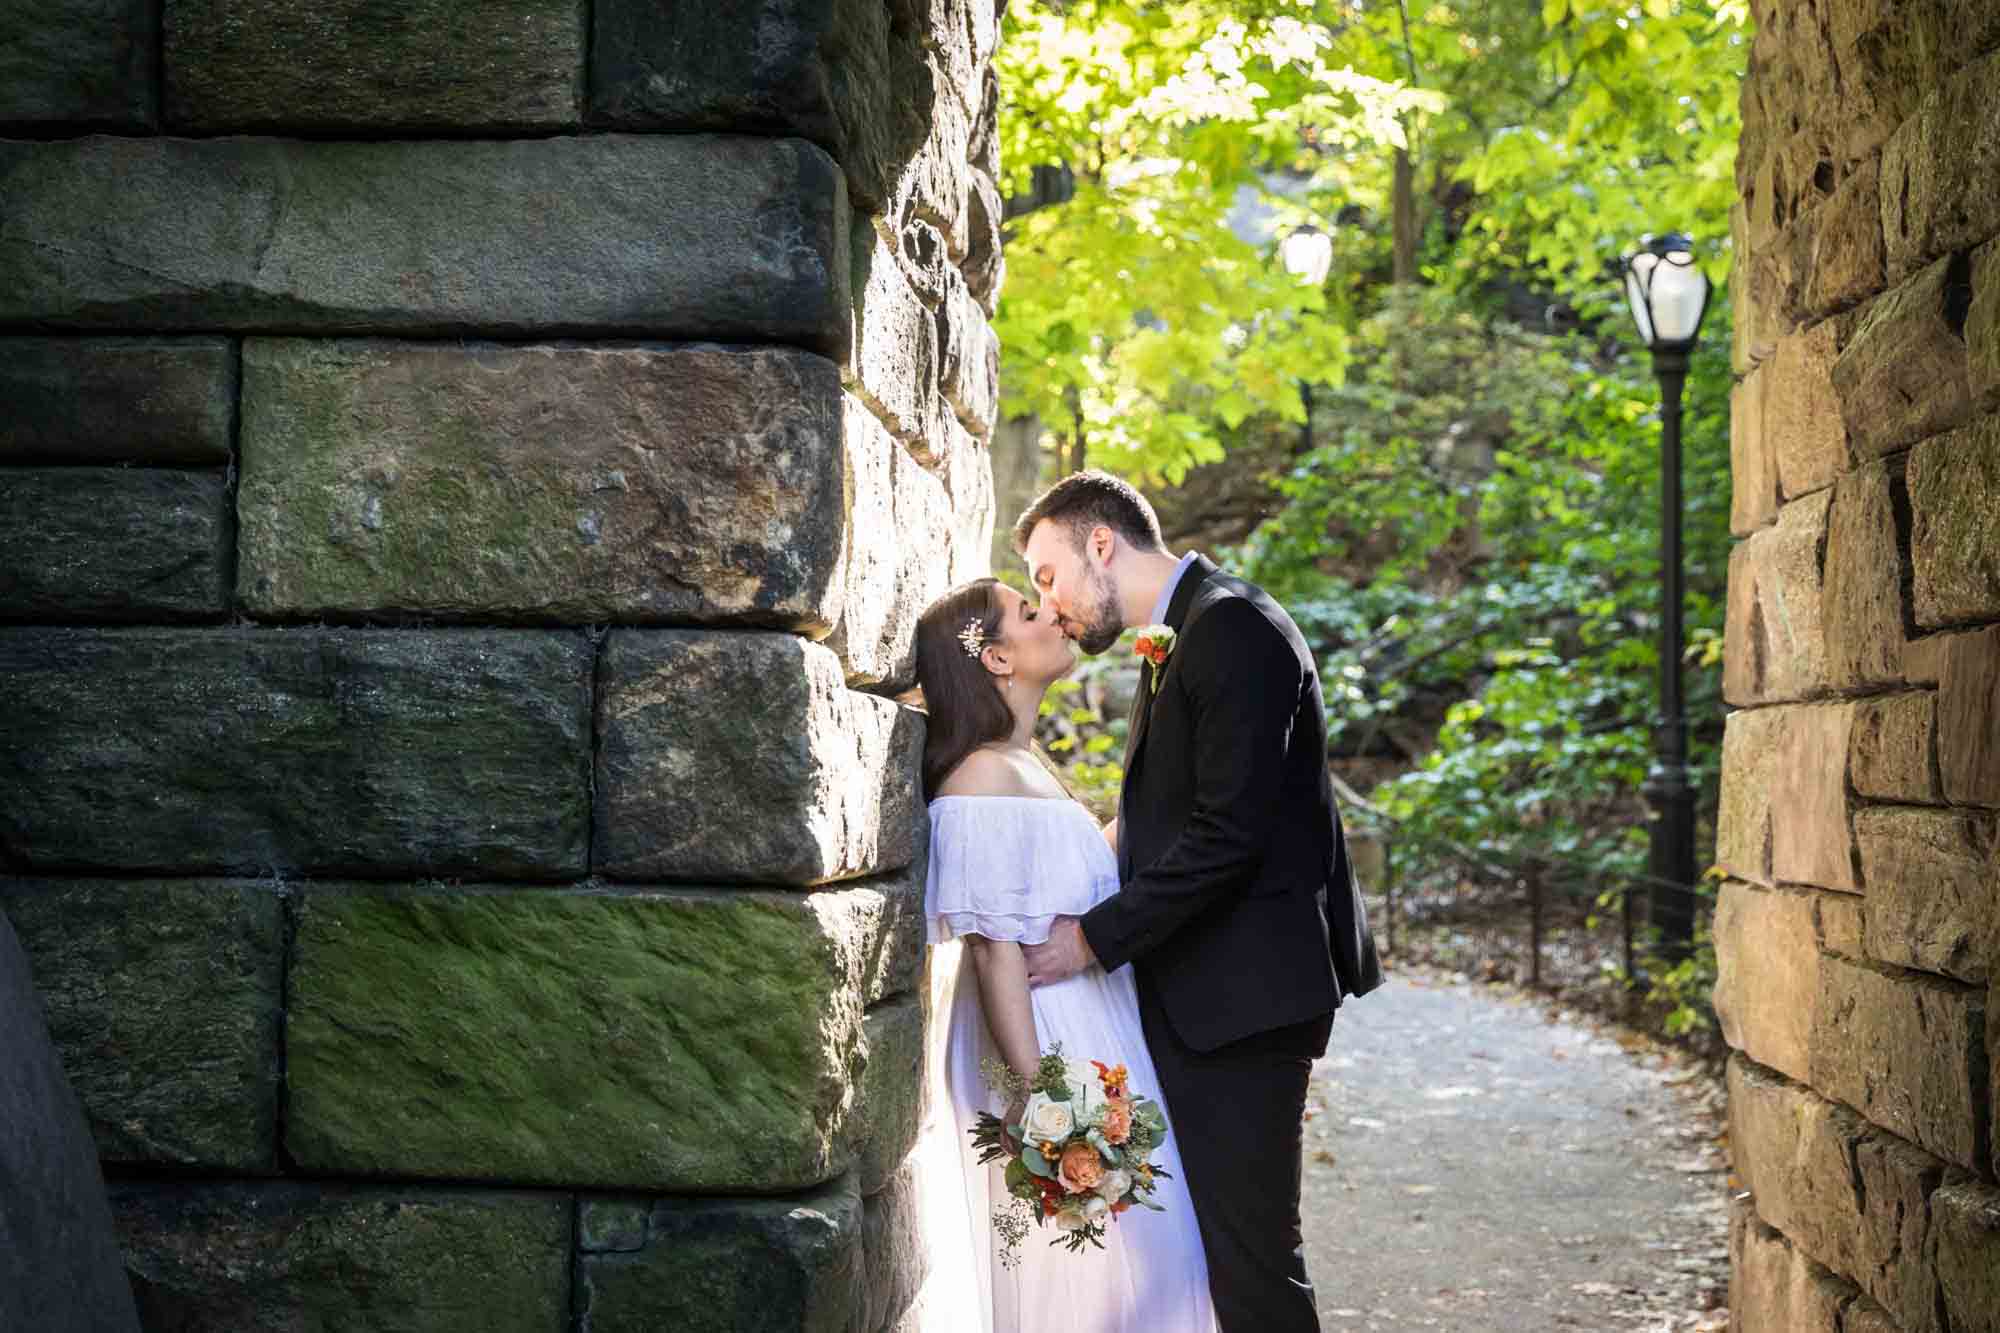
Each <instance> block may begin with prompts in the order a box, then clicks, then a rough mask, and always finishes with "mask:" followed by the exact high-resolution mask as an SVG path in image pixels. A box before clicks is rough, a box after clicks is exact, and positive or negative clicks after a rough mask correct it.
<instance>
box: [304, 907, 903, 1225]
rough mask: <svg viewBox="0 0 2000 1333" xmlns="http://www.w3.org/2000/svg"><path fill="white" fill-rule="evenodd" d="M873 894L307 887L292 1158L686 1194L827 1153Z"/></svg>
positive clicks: (799, 1182) (856, 1015)
mask: <svg viewBox="0 0 2000 1333" xmlns="http://www.w3.org/2000/svg"><path fill="white" fill-rule="evenodd" d="M879 908H880V902H879V898H878V896H877V895H875V894H873V893H871V892H869V891H867V890H862V891H860V892H830V893H816V894H810V895H797V894H776V893H759V892H746V891H734V890H699V889H695V890H676V891H672V892H650V891H648V892H642V891H634V890H622V891H617V892H604V891H594V890H556V889H501V888H478V889H473V890H460V891H455V892H451V893H442V892H437V891H434V890H407V889H381V888H373V887H370V886H363V885H353V886H346V887H342V888H339V889H320V888H314V889H313V890H311V891H310V892H309V893H308V894H307V895H306V897H305V899H304V901H303V904H302V906H301V908H300V910H299V914H298V926H297V943H296V946H295V947H296V951H297V953H296V961H295V962H294V963H293V966H292V969H291V973H290V978H289V981H288V995H287V1045H286V1050H287V1078H288V1081H289V1084H290V1088H291V1097H290V1103H289V1111H288V1115H287V1120H286V1130H285V1134H286V1139H285V1141H286V1146H287V1147H288V1148H289V1149H290V1151H291V1153H292V1155H293V1157H294V1158H296V1159H297V1160H298V1162H299V1163H300V1164H301V1165H302V1166H305V1167H306V1168H307V1169H309V1170H314V1171H333V1172H346V1173H354V1172H366V1173H373V1172H392V1173H394V1174H398V1175H409V1176H435V1177H447V1178H453V1179H489V1180H511V1181H521V1182H529V1183H536V1184H550V1185H577V1186H596V1187H608V1188H617V1189H644V1190H663V1191H665V1190H672V1191H692V1192H713V1191H727V1190H737V1191H763V1190H784V1189H800V1188H805V1187H809V1186H812V1185H816V1184H818V1183H820V1182H821V1181H824V1180H827V1179H829V1178H831V1177H832V1176H834V1175H837V1174H839V1173H840V1172H841V1171H844V1170H846V1168H847V1165H848V1162H849V1160H850V1156H851V1149H850V1144H849V1112H850V1110H851V1103H852V1097H853V1091H854V1090H853V1085H854V1083H855V1080H856V1079H857V1078H858V1076H859V1075H860V1073H861V1065H862V1059H863V1055H862V994H863V987H864V985H865V984H866V979H867V973H868V969H869V967H870V964H871V962H872V961H873V960H874V959H875V958H877V957H878V956H879V955H880V953H881V952H882V945H881V943H880V942H879V941H878V940H876V939H874V938H872V936H873V934H874V932H875V931H876V930H877V929H878V928H879V927H880V925H881V921H882V918H881V916H880V912H879Z"/></svg>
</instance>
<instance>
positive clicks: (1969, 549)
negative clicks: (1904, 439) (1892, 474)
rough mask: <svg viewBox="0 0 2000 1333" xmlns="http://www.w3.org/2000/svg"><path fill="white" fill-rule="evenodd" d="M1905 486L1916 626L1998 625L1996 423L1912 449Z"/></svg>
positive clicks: (1999, 432)
mask: <svg viewBox="0 0 2000 1333" xmlns="http://www.w3.org/2000/svg"><path fill="white" fill-rule="evenodd" d="M1908 480H1909V489H1910V559H1911V564H1912V566H1913V582H1914V590H1913V596H1914V599H1915V601H1916V617H1917V624H1918V625H1920V626H1922V627H1924V628H1926V629H1935V628H1938V627H1940V626H1944V625H1954V624H1964V623H1967V622H1970V621H1987V620H2000V524H1996V522H1995V521H1994V520H1995V516H1996V515H2000V417H1992V416H1989V417H1984V418H1982V419H1981V420H1980V421H1978V422H1977V423H1976V424H1974V425H1972V426H1969V427H1967V428H1966V429H1964V430H1961V431H1954V432H1953V433H1952V434H1950V435H1947V436H1944V437H1943V438H1941V439H1936V440H1926V441H1925V442H1924V443H1922V444H1920V445H1918V446H1917V447H1916V449H1915V450H1914V451H1913V452H1912V453H1911V454H1910V461H1909V471H1908Z"/></svg>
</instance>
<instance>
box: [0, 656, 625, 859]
mask: <svg viewBox="0 0 2000 1333" xmlns="http://www.w3.org/2000/svg"><path fill="white" fill-rule="evenodd" d="M590 685H591V654H590V650H589V645H588V644H587V643H586V642H585V640H584V637H583V636H582V635H581V634H555V633H549V634H538V633H532V632H527V631H518V630H465V631H454V630H331V629H299V630H255V629H204V630H171V629H129V630H99V629H42V628H26V627H24V628H18V629H6V630H0V688H4V689H5V691H6V693H7V694H8V696H9V697H10V698H11V699H12V701H13V702H12V703H11V704H10V706H9V707H8V708H7V709H5V710H0V852H4V854H5V856H6V858H8V859H10V860H12V861H13V862H14V863H15V864H16V865H18V866H21V867H26V868H46V869H61V870H90V869H107V870H128V869H129V870H154V871H164V872H179V873H211V872H225V873H227V872H244V873H249V874H267V873H270V872H272V871H284V872H300V873H315V872H316V873H326V874H338V873H363V874H370V875H395V874H417V875H426V874H428V875H457V874H491V875H503V876H509V877H517V878H525V879H553V878H559V877H563V876H568V875H577V874H581V873H583V871H584V868H585V863H584V854H585V850H586V846H587V843H586V836H587V829H588V818H589V808H590V706H589V701H590Z"/></svg>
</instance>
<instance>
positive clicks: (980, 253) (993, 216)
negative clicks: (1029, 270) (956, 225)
mask: <svg viewBox="0 0 2000 1333" xmlns="http://www.w3.org/2000/svg"><path fill="white" fill-rule="evenodd" d="M1004 215H1005V211H1004V208H1003V206H1002V204H1001V200H1000V186H999V183H998V181H997V180H996V179H995V177H994V176H993V175H991V174H989V173H987V172H985V171H979V170H975V171H974V172H973V173H972V176H971V179H970V181H969V183H968V187H967V194H966V200H965V245H966V249H965V263H964V265H963V271H964V275H965V285H966V288H967V290H969V291H970V292H971V293H972V299H973V300H974V301H977V302H978V303H979V308H980V309H981V310H983V311H985V312H986V314H987V315H989V316H990V315H992V314H993V313H994V312H995V311H997V310H998V309H999V308H1000V285H1001V283H1002V282H1004V281H1005V280H1006V276H1007V260H1006V257H1005V255H1004V254H1003V253H1002V250H1001V240H1000V222H1001V219H1002V218H1003V217H1004Z"/></svg>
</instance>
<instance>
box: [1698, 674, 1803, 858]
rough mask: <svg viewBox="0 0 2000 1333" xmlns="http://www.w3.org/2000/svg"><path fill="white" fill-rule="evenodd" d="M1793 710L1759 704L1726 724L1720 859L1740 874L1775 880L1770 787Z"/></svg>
mask: <svg viewBox="0 0 2000 1333" xmlns="http://www.w3.org/2000/svg"><path fill="white" fill-rule="evenodd" d="M1792 711H1793V710H1791V709H1786V708H1757V709H1751V710H1749V711H1738V712H1733V713H1731V714H1730V715H1729V716H1728V718H1727V719H1726V720H1725V721H1724V723H1723V732H1722V791H1721V796H1720V798H1719V802H1718V805H1717V808H1716V817H1715V824H1716V828H1715V860H1716V864H1717V865H1719V866H1721V867H1722V868H1723V869H1724V870H1726V871H1727V872H1729V873H1730V874H1731V875H1734V876H1736V877H1737V878H1739V879H1747V880H1750V881H1751V882H1752V883H1756V884H1770V883H1772V882H1773V881H1772V878H1771V787H1772V783H1773V782H1774V781H1775V779H1776V775H1777V767H1778V760H1779V756H1780V752H1781V749H1782V747H1783V743H1784V739H1785V733H1786V725H1785V724H1786V719H1787V718H1788V717H1789V716H1790V714H1791V712H1792Z"/></svg>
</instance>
